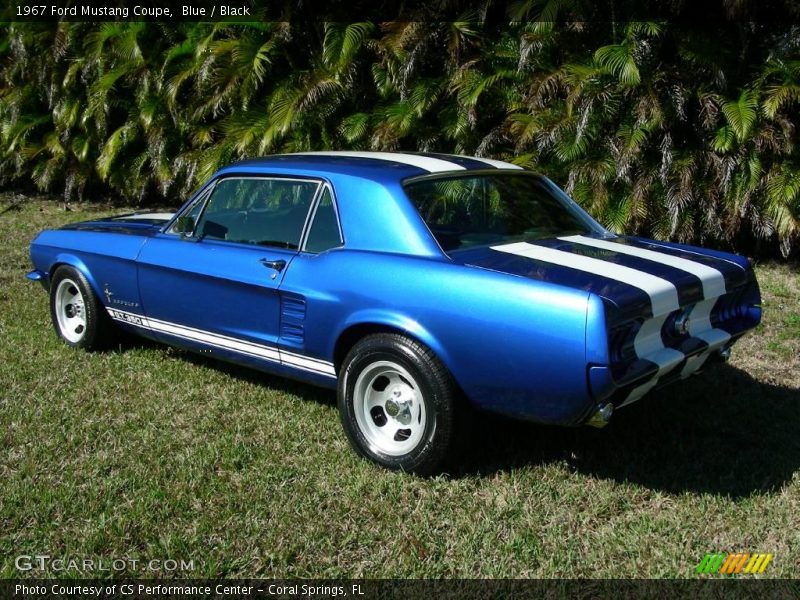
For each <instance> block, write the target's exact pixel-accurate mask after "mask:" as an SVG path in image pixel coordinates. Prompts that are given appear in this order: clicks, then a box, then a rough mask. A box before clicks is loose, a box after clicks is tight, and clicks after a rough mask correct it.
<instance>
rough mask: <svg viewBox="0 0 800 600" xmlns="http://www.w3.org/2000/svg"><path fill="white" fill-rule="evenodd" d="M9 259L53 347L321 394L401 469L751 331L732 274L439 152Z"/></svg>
mask: <svg viewBox="0 0 800 600" xmlns="http://www.w3.org/2000/svg"><path fill="white" fill-rule="evenodd" d="M31 258H32V260H33V265H34V269H35V270H34V271H32V272H31V273H30V274H29V275H28V277H29V278H30V279H33V280H38V281H40V282H42V283H43V284H44V286H45V288H46V289H49V291H50V308H51V314H52V319H53V324H54V326H55V329H56V332H57V333H58V335H59V336H60V337H61V338H63V339H64V341H65V342H66V343H67V344H69V345H71V346H77V347H81V348H85V349H87V350H94V349H98V348H102V347H104V346H107V345H108V344H109V343H110V342H111V341H112V340H113V336H114V333H115V331H116V329H117V328H120V329H125V330H130V331H132V332H135V333H137V334H140V335H143V336H146V337H149V338H152V339H154V340H158V341H161V342H165V343H168V344H174V345H177V346H182V347H185V348H188V349H190V350H196V351H202V352H204V353H206V354H208V353H211V354H212V355H213V356H217V357H219V358H221V359H225V360H230V361H234V362H237V363H242V364H247V365H249V366H252V367H254V368H257V369H261V370H263V371H267V372H269V373H274V374H278V375H284V376H287V377H293V378H296V379H300V380H303V381H306V382H309V383H313V384H317V385H321V386H325V387H329V388H335V389H337V390H338V403H339V410H340V413H341V419H342V423H343V425H344V430H345V432H346V433H347V436H348V437H349V439H350V441H351V443H352V445H353V447H354V448H355V449H356V450H357V451H358V452H359V453H360V454H362V455H364V456H366V457H368V458H370V459H371V460H373V461H375V462H377V463H379V464H381V465H384V466H386V467H390V468H399V469H404V470H407V471H413V472H416V473H430V472H433V471H436V470H438V469H440V468H441V465H442V461H443V459H444V458H445V457H446V456H447V454H448V452H449V450H450V449H451V448H452V446H453V444H454V441H455V439H456V436H457V432H456V423H457V422H459V421H460V419H457V417H458V416H459V414H460V413H459V411H461V410H466V409H465V407H468V406H469V405H472V406H474V407H477V408H480V409H484V410H489V411H495V412H499V413H504V414H507V415H512V416H515V417H519V418H524V419H531V420H535V421H538V422H542V423H551V424H559V425H581V424H590V425H602V424H604V423H605V422H607V421H608V420H609V419H610V418H611V415H612V413H613V411H614V410H615V409H616V408H619V407H621V406H625V405H626V404H630V403H631V402H634V401H636V400H638V399H639V398H641V397H642V396H643V395H644V394H646V393H647V392H648V391H649V390H651V389H653V388H656V387H659V386H661V385H664V384H667V383H669V382H673V381H676V380H678V379H682V378H685V377H688V376H689V375H692V374H693V373H696V372H698V371H699V370H700V368H701V367H703V366H704V365H705V364H706V363H709V362H711V361H713V360H715V359H724V358H727V356H728V355H729V353H730V347H731V345H732V344H733V343H734V342H735V341H736V340H737V339H738V338H739V337H740V336H741V335H742V334H744V333H745V332H746V331H748V330H750V329H752V328H753V327H755V326H756V325H757V324H758V322H759V320H760V318H761V308H760V293H759V289H758V284H757V283H756V279H755V277H754V274H753V270H752V268H751V266H750V264H749V262H748V260H747V259H745V258H742V257H740V256H736V255H733V254H727V253H724V252H717V251H713V250H705V249H700V248H695V247H690V246H684V245H679V244H673V243H668V242H659V241H653V240H646V239H640V238H635V237H625V236H618V235H614V234H611V233H609V232H608V231H606V230H605V229H604V228H603V227H602V226H600V225H599V224H598V223H597V222H596V221H594V220H593V219H592V218H591V217H590V216H589V215H587V214H586V213H585V212H584V211H583V210H582V209H581V208H580V207H579V206H578V205H577V204H576V203H575V202H574V201H572V200H571V199H570V198H569V197H567V196H566V195H565V194H564V192H562V191H561V190H560V189H559V188H558V187H557V186H555V185H554V184H553V183H552V182H551V181H550V180H548V179H547V178H546V177H543V176H541V175H536V174H534V173H531V172H527V171H524V170H522V169H520V168H518V167H516V166H514V165H512V164H509V163H504V162H499V161H494V160H489V159H485V158H467V157H463V156H452V155H441V154H410V153H409V154H407V153H378V152H308V153H301V154H286V155H279V156H271V157H267V158H260V159H256V160H248V161H244V162H239V163H236V164H233V165H230V166H228V167H225V168H224V169H222V170H220V171H219V172H218V173H216V174H215V175H214V176H213V177H212V178H211V180H210V181H209V182H208V183H207V184H206V185H204V186H203V187H202V188H201V189H200V191H198V192H197V193H196V194H195V195H194V196H193V197H192V198H191V199H189V201H188V202H186V204H185V205H184V206H183V207H182V208H181V209H180V210H179V211H178V212H177V213H175V214H174V215H173V214H164V213H149V214H129V215H123V216H118V217H111V218H107V219H100V220H97V221H89V222H83V223H76V224H73V225H68V226H66V227H63V228H62V229H58V230H53V231H44V232H42V233H41V234H39V235H38V236H37V237H36V239H34V240H33V242H32V244H31ZM462 401H464V402H462Z"/></svg>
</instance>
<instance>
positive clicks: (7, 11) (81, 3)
mask: <svg viewBox="0 0 800 600" xmlns="http://www.w3.org/2000/svg"><path fill="white" fill-rule="evenodd" d="M58 20H66V21H157V22H167V23H168V22H177V21H209V22H226V21H230V22H236V21H294V20H300V21H341V22H353V21H374V22H381V21H458V20H470V21H475V20H480V21H487V22H494V23H497V24H502V23H509V22H512V21H555V22H586V23H592V22H608V21H641V20H660V21H670V22H685V23H687V24H692V25H698V24H700V25H702V24H713V23H715V22H723V21H727V22H732V21H739V22H753V23H771V22H772V23H782V24H786V23H800V3H798V2H796V1H795V0H711V1H708V2H706V1H704V2H680V1H674V0H610V1H608V2H594V1H590V0H571V1H570V2H554V1H547V0H427V1H425V0H155V1H154V2H145V1H144V0H141V1H138V0H127V1H125V0H0V21H5V22H9V21H11V22H14V21H58Z"/></svg>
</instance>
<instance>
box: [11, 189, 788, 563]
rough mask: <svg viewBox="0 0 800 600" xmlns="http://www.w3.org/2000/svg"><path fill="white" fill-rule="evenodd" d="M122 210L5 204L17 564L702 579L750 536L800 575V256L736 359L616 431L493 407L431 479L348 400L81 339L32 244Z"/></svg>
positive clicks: (766, 278) (781, 271)
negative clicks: (380, 446)
mask: <svg viewBox="0 0 800 600" xmlns="http://www.w3.org/2000/svg"><path fill="white" fill-rule="evenodd" d="M9 198H10V196H9V195H7V194H6V195H4V196H0V210H1V209H2V207H4V206H6V205H7V204H8V202H9ZM112 212H119V211H112ZM108 213H109V209H107V208H102V207H84V206H81V207H79V208H78V209H77V210H75V211H73V212H63V210H62V209H61V207H60V205H58V204H56V203H54V202H48V201H45V200H43V199H37V200H31V201H28V202H25V203H23V204H22V206H21V208H20V209H19V210H10V211H8V212H5V213H4V214H2V215H0V239H2V246H1V248H2V249H0V365H2V367H0V576H3V577H12V576H16V575H18V574H19V573H17V572H16V571H15V569H14V557H16V556H18V555H20V554H49V555H51V556H59V557H66V558H78V559H83V558H95V559H98V558H104V559H106V560H111V559H113V558H130V559H137V560H147V559H153V558H155V559H164V558H174V559H183V560H193V561H194V565H195V570H194V571H192V572H188V573H187V572H184V573H182V575H184V576H186V575H191V576H241V577H258V576H262V577H295V576H300V577H439V576H445V577H695V575H694V568H695V566H696V565H697V564H698V563H699V562H700V560H701V559H702V557H703V556H704V555H705V553H706V552H709V551H723V552H724V551H728V550H730V551H734V550H736V551H739V550H744V551H758V552H772V553H774V554H775V558H774V560H773V562H772V564H771V565H770V567H769V568H768V569H767V572H766V573H765V575H764V576H771V577H797V575H798V567H800V561H799V559H800V533H798V531H800V392H798V386H799V385H800V341H799V340H800V277H798V274H797V270H796V268H794V267H788V266H783V265H761V266H759V267H758V276H759V279H760V282H761V285H762V291H763V294H764V311H765V312H764V323H763V325H762V326H761V327H760V328H759V329H758V330H757V332H755V333H754V334H752V335H750V336H749V337H747V338H746V339H744V340H743V341H742V342H741V343H740V344H738V345H737V346H736V348H735V349H734V355H733V359H732V361H731V362H730V363H729V364H728V365H725V366H720V367H719V368H716V369H714V370H709V371H708V372H706V373H705V374H704V375H703V376H702V377H699V378H693V379H692V380H690V381H686V382H683V383H680V384H677V385H674V386H672V387H670V388H667V389H665V390H663V391H661V392H659V393H657V394H655V395H652V396H650V397H647V398H646V399H644V400H642V401H640V402H638V403H636V404H634V405H632V406H631V407H629V408H627V409H625V410H623V411H620V412H619V413H618V414H617V415H616V416H615V417H614V422H613V423H612V425H610V426H609V427H608V428H606V429H605V430H602V431H596V430H590V429H558V428H545V427H539V426H534V425H529V424H524V423H516V422H509V421H506V420H503V419H499V418H488V417H487V418H485V419H481V420H480V424H479V427H478V428H477V429H476V432H475V433H474V434H473V439H472V440H470V442H469V448H470V449H469V450H468V451H467V453H466V454H465V455H464V456H463V457H462V459H461V460H460V462H459V465H460V466H459V468H458V470H457V471H456V472H453V473H451V474H449V475H447V476H440V477H436V478H432V479H421V478H415V477H412V476H409V475H404V474H400V473H389V472H386V471H383V470H381V469H379V468H377V467H374V466H372V465H371V464H369V463H367V462H365V461H362V460H359V459H357V458H356V457H355V455H354V454H353V452H351V450H350V448H349V447H348V444H347V442H346V440H345V438H344V435H343V433H342V432H341V429H340V425H339V420H338V415H337V412H336V407H335V399H334V395H333V394H332V393H330V392H326V391H323V390H318V389H315V388H312V387H308V386H304V385H301V384H297V383H291V382H287V381H284V380H281V379H277V378H272V377H268V376H264V375H261V374H258V373H255V372H251V371H248V370H245V369H242V368H237V367H232V366H229V365H225V364H222V363H217V362H212V361H210V360H206V359H203V358H200V357H197V356H194V355H192V354H189V353H186V352H183V351H179V350H174V349H169V348H167V347H162V346H158V345H155V344H150V343H145V342H142V343H134V344H128V345H125V346H122V347H121V348H120V349H119V350H117V351H113V352H107V353H101V354H86V353H84V352H80V351H74V350H71V349H69V348H67V347H66V346H65V345H63V344H62V343H60V342H59V341H58V340H57V339H56V337H55V334H54V333H53V330H52V327H51V324H50V317H49V313H48V308H47V297H46V295H45V293H44V292H43V290H42V289H41V288H40V286H38V285H36V284H33V283H31V282H29V281H27V280H26V279H25V278H24V274H25V272H26V271H27V270H28V269H29V259H28V254H27V252H28V243H29V241H30V239H31V238H32V237H33V236H34V235H35V233H36V232H37V231H39V230H40V229H42V228H45V227H53V226H58V225H60V224H62V223H65V222H69V221H74V220H79V219H84V218H87V217H90V216H93V215H97V214H108ZM31 574H34V573H31ZM705 577H707V576H705Z"/></svg>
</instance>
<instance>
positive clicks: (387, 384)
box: [353, 360, 426, 456]
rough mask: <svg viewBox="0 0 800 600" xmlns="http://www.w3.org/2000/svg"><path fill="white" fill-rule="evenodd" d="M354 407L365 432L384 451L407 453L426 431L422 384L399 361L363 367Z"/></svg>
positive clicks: (358, 381)
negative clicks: (420, 385) (421, 391)
mask: <svg viewBox="0 0 800 600" xmlns="http://www.w3.org/2000/svg"><path fill="white" fill-rule="evenodd" d="M353 409H354V412H355V417H356V422H357V424H358V427H359V429H360V430H361V433H362V434H363V435H364V437H365V438H366V439H367V442H368V443H369V444H370V445H371V446H372V447H373V449H374V450H375V451H378V452H381V453H383V454H386V455H389V456H401V455H404V454H407V453H409V452H411V451H412V450H413V449H414V448H416V446H417V444H419V442H420V440H421V439H422V437H423V435H424V433H425V424H426V414H425V402H424V400H423V399H422V394H421V393H420V388H419V385H418V384H417V382H416V381H415V380H414V378H413V377H412V376H411V375H410V374H409V372H408V371H407V370H406V369H404V368H403V367H401V366H400V365H399V364H397V363H395V362H392V361H388V360H383V361H379V362H375V363H372V364H370V365H368V366H367V367H366V368H365V369H364V370H363V371H361V373H360V374H359V376H358V379H357V380H356V383H355V387H354V390H353Z"/></svg>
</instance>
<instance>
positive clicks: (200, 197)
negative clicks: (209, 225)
mask: <svg viewBox="0 0 800 600" xmlns="http://www.w3.org/2000/svg"><path fill="white" fill-rule="evenodd" d="M218 181H219V179H214V180H213V181H211V182H210V183H209V184H208V185H206V186H205V187H204V188H201V189H200V191H199V192H197V193H196V194H195V195H194V196H192V198H191V199H190V200H189V201H188V202H187V203H186V204H185V205H184V207H183V209H182V210H179V211H178V212H176V213H175V215H174V216H173V217H172V219H170V220H169V221H168V222H167V224H166V225H164V229H162V230H161V232H162V233H165V234H167V235H174V236H180V235H181V234H180V233H177V232H175V231H173V228H174V227H175V225H176V224H177V223H178V219H179V218H181V217H182V216H184V215H186V214H187V213H189V212H191V211H192V209H193V208H194V207H195V206H196V205H197V204H204V203H205V202H207V201H208V199H209V198H210V197H211V194H212V192H213V191H214V188H216V187H217V182H218ZM204 211H205V206H203V207H202V208H201V209H200V214H199V215H198V216H197V219H198V220H200V217H201V216H203V212H204ZM192 233H194V232H192Z"/></svg>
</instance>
